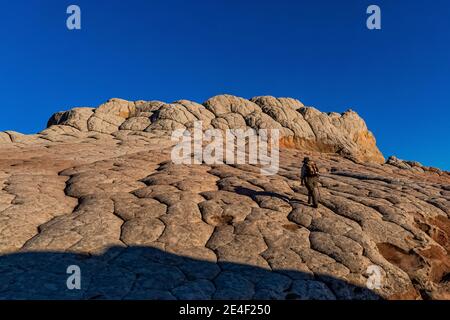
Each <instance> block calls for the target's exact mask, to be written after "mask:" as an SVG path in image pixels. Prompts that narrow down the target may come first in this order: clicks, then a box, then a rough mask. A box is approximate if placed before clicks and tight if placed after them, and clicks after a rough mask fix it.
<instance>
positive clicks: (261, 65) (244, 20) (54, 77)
mask: <svg viewBox="0 0 450 320" xmlns="http://www.w3.org/2000/svg"><path fill="white" fill-rule="evenodd" d="M0 4H1V7H0V10H1V16H0V41H1V50H0V102H1V109H2V110H1V117H0V131H3V130H15V131H19V132H24V133H34V132H38V131H40V130H42V129H44V127H45V124H46V121H47V119H48V118H49V117H50V115H51V114H52V113H53V112H56V111H60V110H65V109H68V108H69V107H73V106H96V105H98V104H100V103H102V102H104V101H105V100H107V99H108V98H111V97H120V98H124V99H129V100H138V99H144V100H153V99H158V100H163V101H168V102H171V101H174V100H177V99H180V98H185V99H191V100H194V101H198V102H203V101H204V100H205V99H207V98H208V97H211V96H213V95H216V94H221V93H230V94H234V95H238V96H243V97H246V98H250V97H252V96H256V95H273V96H289V97H295V98H298V99H300V100H301V101H302V102H304V103H305V104H306V105H312V106H315V107H317V108H318V109H320V110H322V111H338V112H342V111H345V110H346V109H348V108H352V109H354V110H356V111H357V112H358V113H359V114H360V115H361V116H362V117H363V118H364V119H365V120H366V122H367V124H368V126H369V128H370V130H372V131H373V132H374V134H375V136H376V137H377V141H378V146H379V147H380V149H381V151H382V152H383V154H384V155H385V156H389V155H392V154H395V155H397V156H398V157H400V158H405V159H413V160H418V161H421V162H422V163H424V164H425V165H433V166H437V167H440V168H444V169H447V170H450V139H449V131H450V130H449V127H450V126H449V119H450V1H448V0H433V1H425V0H418V1H412V0H395V1H391V0H390V1H381V0H374V1H365V0H345V1H334V0H329V1H325V0H308V1H301V0H291V1H286V0H277V1H275V0H274V1H263V0H191V1H181V0H180V1H175V0H146V1H144V0H142V1H138V0H128V1H118V0H73V1H71V2H69V1H65V0H54V1H51V0H26V1H25V0H15V1H7V0H0ZM70 4H77V5H79V6H80V7H81V10H82V30H80V31H69V30H68V29H67V28H66V17H67V14H66V8H67V6H68V5H70ZM370 4H377V5H379V6H380V7H381V10H382V30H380V31H370V30H368V29H367V28H366V18H367V14H366V8H367V6H368V5H370Z"/></svg>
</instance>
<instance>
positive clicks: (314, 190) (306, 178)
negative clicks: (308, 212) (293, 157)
mask: <svg viewBox="0 0 450 320" xmlns="http://www.w3.org/2000/svg"><path fill="white" fill-rule="evenodd" d="M301 184H302V186H306V189H308V204H311V202H312V205H313V207H314V208H318V207H319V169H318V168H317V165H316V164H315V163H314V161H311V159H309V158H308V157H305V158H304V159H303V166H302V172H301Z"/></svg>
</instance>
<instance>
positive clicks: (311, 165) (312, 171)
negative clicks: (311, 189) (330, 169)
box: [305, 161, 319, 177]
mask: <svg viewBox="0 0 450 320" xmlns="http://www.w3.org/2000/svg"><path fill="white" fill-rule="evenodd" d="M305 173H306V176H307V177H317V176H318V175H319V169H318V168H317V165H316V164H315V162H313V161H308V162H307V163H306V165H305Z"/></svg>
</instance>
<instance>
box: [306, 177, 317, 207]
mask: <svg viewBox="0 0 450 320" xmlns="http://www.w3.org/2000/svg"><path fill="white" fill-rule="evenodd" d="M305 185H306V189H308V204H311V202H312V204H313V205H314V206H318V205H319V200H320V199H319V177H306V179H305Z"/></svg>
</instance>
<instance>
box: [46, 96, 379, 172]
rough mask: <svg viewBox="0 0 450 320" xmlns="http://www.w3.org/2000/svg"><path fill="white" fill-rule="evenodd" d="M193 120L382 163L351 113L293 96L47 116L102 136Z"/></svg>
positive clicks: (111, 104) (120, 104)
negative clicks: (270, 132) (276, 133)
mask: <svg viewBox="0 0 450 320" xmlns="http://www.w3.org/2000/svg"><path fill="white" fill-rule="evenodd" d="M195 121H202V123H203V128H204V129H205V130H206V129H209V128H215V129H256V130H257V129H279V130H281V136H282V140H281V143H282V145H283V146H286V147H292V148H297V149H302V150H309V151H319V152H328V153H338V154H341V155H344V156H347V157H349V158H351V159H353V160H355V161H360V162H368V161H369V162H375V163H382V162H384V158H383V156H382V154H381V153H380V151H379V150H378V148H377V146H376V143H375V138H374V136H373V135H372V133H371V132H370V131H368V129H367V126H366V124H365V122H364V120H363V119H361V118H360V117H359V116H358V115H357V114H356V113H355V112H353V111H351V110H349V111H346V112H344V113H343V114H339V113H329V114H327V113H323V112H320V111H318V110H317V109H314V108H312V107H305V106H304V105H303V104H302V103H301V102H300V101H298V100H295V99H291V98H278V99H277V98H274V97H270V96H264V97H255V98H252V99H251V100H246V99H243V98H239V97H235V96H230V95H220V96H216V97H213V98H211V99H209V100H207V101H206V102H205V103H204V104H203V105H202V104H198V103H195V102H192V101H187V100H181V101H176V102H174V103H167V104H166V103H163V102H160V101H149V102H146V101H136V102H130V101H126V100H122V99H111V100H109V101H108V102H107V103H105V104H103V105H101V106H100V107H98V108H97V109H92V108H75V109H72V110H69V111H66V112H58V113H56V114H54V115H53V116H52V117H51V118H50V120H49V121H48V127H51V126H54V125H64V126H70V127H72V128H75V129H78V130H80V131H92V132H99V133H105V134H112V133H115V132H118V131H124V130H131V131H144V132H153V131H164V132H166V133H167V132H170V131H172V130H175V129H185V128H188V129H189V128H192V127H193V123H194V122H195Z"/></svg>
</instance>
